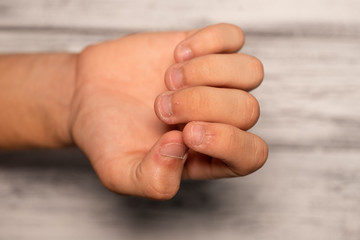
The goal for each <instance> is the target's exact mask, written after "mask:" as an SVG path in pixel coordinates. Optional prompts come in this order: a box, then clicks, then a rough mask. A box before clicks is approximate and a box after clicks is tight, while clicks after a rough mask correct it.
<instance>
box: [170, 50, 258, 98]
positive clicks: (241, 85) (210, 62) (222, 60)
mask: <svg viewBox="0 0 360 240" xmlns="http://www.w3.org/2000/svg"><path fill="white" fill-rule="evenodd" d="M263 78H264V68H263V65H262V63H261V62H260V60H258V59H257V58H255V57H252V56H249V55H245V54H226V55H224V54H210V55H206V56H201V57H197V58H194V59H191V60H190V61H186V62H183V63H177V64H175V65H173V66H171V67H170V68H168V69H167V71H166V73H165V84H166V86H167V88H168V89H169V90H177V89H180V88H183V87H188V86H201V85H207V86H216V87H229V88H238V89H243V90H247V91H248V90H251V89H254V88H256V87H257V86H259V85H260V83H261V82H262V80H263Z"/></svg>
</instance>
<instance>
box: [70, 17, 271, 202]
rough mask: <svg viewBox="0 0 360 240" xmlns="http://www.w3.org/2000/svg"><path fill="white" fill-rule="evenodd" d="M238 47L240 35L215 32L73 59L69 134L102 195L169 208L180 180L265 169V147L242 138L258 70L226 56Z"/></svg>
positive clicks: (135, 41) (163, 37)
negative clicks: (133, 198) (154, 201)
mask: <svg viewBox="0 0 360 240" xmlns="http://www.w3.org/2000/svg"><path fill="white" fill-rule="evenodd" d="M243 42H244V35H243V33H242V31H241V30H240V29H239V28H237V27H235V26H233V25H229V24H218V25H214V26H209V27H207V28H204V29H202V30H199V31H197V30H194V31H190V32H172V33H144V34H135V35H130V36H127V37H124V38H121V39H118V40H114V41H110V42H106V43H101V44H98V45H94V46H90V47H88V48H86V49H85V50H84V51H83V52H82V53H81V54H80V56H79V58H78V62H77V76H76V85H75V93H74V97H73V101H72V106H71V118H70V119H71V121H70V126H71V133H72V136H73V139H74V141H75V143H76V144H77V145H78V146H79V147H80V148H81V149H82V151H83V152H84V153H85V154H86V155H87V156H88V158H89V159H90V162H91V164H92V165H93V167H94V169H95V171H96V173H97V174H98V176H99V178H100V180H101V181H102V182H103V184H104V185H105V186H106V187H107V188H108V189H110V190H111V191H114V192H118V193H122V194H129V195H138V196H144V197H149V198H155V199H169V198H171V197H173V196H174V195H175V194H176V192H177V191H178V188H179V184H180V181H181V179H182V178H191V179H212V178H223V177H234V176H241V175H246V174H248V173H251V172H253V171H255V170H256V169H258V168H260V167H261V166H262V165H263V164H264V162H265V160H266V158H267V151H268V150H267V145H266V143H265V142H264V141H263V140H262V139H260V138H259V137H257V136H255V135H253V134H251V133H248V132H246V131H245V130H247V129H249V128H250V127H252V126H253V125H254V124H255V123H256V121H257V119H258V117H259V106H258V103H257V101H256V99H255V98H254V97H253V96H252V95H250V94H249V93H248V92H247V91H248V90H251V89H253V88H255V87H257V86H258V85H259V84H260V83H261V81H262V78H263V68H262V64H261V62H260V61H259V60H257V59H256V58H254V57H251V56H247V55H245V54H238V53H235V52H237V51H238V50H239V49H240V48H241V46H242V44H243ZM164 75H165V77H164ZM164 78H165V81H164ZM154 108H155V111H154ZM182 127H183V129H182Z"/></svg>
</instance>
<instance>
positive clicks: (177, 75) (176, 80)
mask: <svg viewBox="0 0 360 240" xmlns="http://www.w3.org/2000/svg"><path fill="white" fill-rule="evenodd" d="M170 82H171V85H172V87H173V89H174V90H176V89H179V88H181V87H182V86H183V85H184V84H183V73H182V70H181V68H175V69H173V70H172V72H171V74H170Z"/></svg>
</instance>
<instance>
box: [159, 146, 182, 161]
mask: <svg viewBox="0 0 360 240" xmlns="http://www.w3.org/2000/svg"><path fill="white" fill-rule="evenodd" d="M187 150H188V148H187V147H186V146H185V145H184V144H181V143H168V144H165V145H164V146H163V147H162V148H161V149H160V155H162V156H164V157H171V158H180V159H186V157H187Z"/></svg>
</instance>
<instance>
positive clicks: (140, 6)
mask: <svg viewBox="0 0 360 240" xmlns="http://www.w3.org/2000/svg"><path fill="white" fill-rule="evenodd" d="M359 9H360V2H359V1H357V0H343V1H328V0H317V1H313V0H303V1H295V0H293V1H289V0H276V1H262V0H242V1H235V0H223V1H221V2H219V1H217V0H207V1H193V0H183V1H181V2H176V1H166V0H138V1H125V0H106V1H104V0H91V1H88V0H77V1H68V0H51V1H49V0H32V1H31V3H30V2H29V1H26V0H2V1H1V2H0V26H15V27H18V26H50V27H59V26H63V27H70V28H81V27H85V28H94V27H95V28H103V27H111V28H116V29H119V28H120V29H130V30H134V29H138V30H143V29H173V28H174V27H175V28H189V27H199V26H203V25H205V24H209V23H214V22H219V21H221V22H233V23H236V24H240V25H241V26H252V27H257V28H262V29H266V28H268V27H269V26H272V25H284V24H300V23H308V24H314V23H328V24H339V25H348V24H359V23H360V18H359V14H358V13H359Z"/></svg>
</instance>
